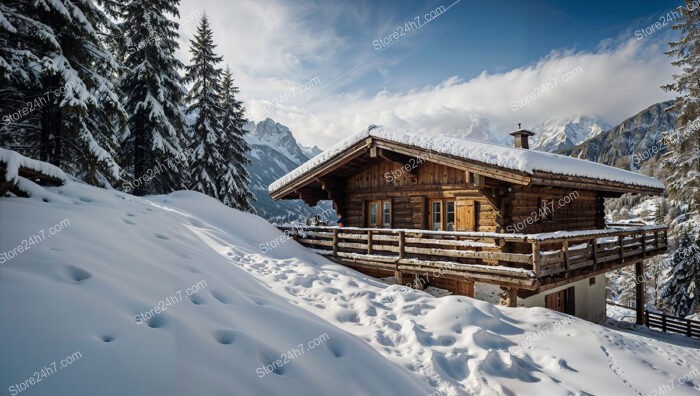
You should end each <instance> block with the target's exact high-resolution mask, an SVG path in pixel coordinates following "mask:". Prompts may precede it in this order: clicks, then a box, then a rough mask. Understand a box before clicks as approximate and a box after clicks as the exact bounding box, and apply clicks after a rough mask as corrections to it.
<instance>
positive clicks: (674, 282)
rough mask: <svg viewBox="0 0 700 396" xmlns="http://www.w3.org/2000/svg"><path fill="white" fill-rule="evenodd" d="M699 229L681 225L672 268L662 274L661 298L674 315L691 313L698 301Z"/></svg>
mask: <svg viewBox="0 0 700 396" xmlns="http://www.w3.org/2000/svg"><path fill="white" fill-rule="evenodd" d="M699 231H700V230H697V229H693V228H692V227H691V226H684V227H683V228H682V229H681V231H680V237H679V245H678V249H676V251H675V252H674V253H673V259H672V260H671V268H669V270H668V271H667V272H666V273H665V274H664V277H665V281H664V282H663V283H662V284H661V299H662V301H663V302H664V305H665V306H666V307H668V308H669V309H670V310H672V311H673V312H674V314H676V315H677V316H686V315H690V314H692V313H693V312H694V311H695V310H696V309H697V308H698V303H699V302H700V296H699V295H698V293H700V232H699Z"/></svg>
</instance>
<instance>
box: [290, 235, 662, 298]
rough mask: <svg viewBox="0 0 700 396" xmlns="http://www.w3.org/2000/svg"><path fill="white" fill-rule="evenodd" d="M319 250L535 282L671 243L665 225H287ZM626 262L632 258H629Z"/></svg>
mask: <svg viewBox="0 0 700 396" xmlns="http://www.w3.org/2000/svg"><path fill="white" fill-rule="evenodd" d="M278 228H279V229H280V230H282V231H284V232H286V233H288V234H290V235H291V236H292V237H294V239H296V240H297V241H298V242H300V243H301V244H303V245H305V246H307V247H309V248H312V249H313V250H315V251H316V252H318V253H320V254H323V255H328V256H335V257H337V258H339V259H342V260H343V261H351V262H354V263H357V264H358V265H364V266H370V267H374V268H378V269H383V270H390V271H405V272H409V273H411V272H413V273H417V272H420V271H424V270H426V269H429V268H433V269H434V268H440V269H441V273H444V274H447V275H452V276H453V277H457V278H459V277H462V278H469V279H473V280H482V281H487V282H488V281H493V282H494V283H506V284H509V285H515V286H518V287H521V288H526V289H535V288H537V286H538V283H539V280H540V279H542V278H545V277H554V276H568V275H569V274H570V273H571V272H573V271H578V272H581V271H588V272H593V271H597V270H603V269H608V268H610V267H611V266H620V265H622V264H624V263H629V264H631V263H633V262H637V261H639V260H640V259H644V258H646V257H649V256H653V255H656V254H659V253H661V252H663V251H665V249H666V243H667V235H666V228H665V227H664V226H637V225H635V226H631V227H629V226H626V225H625V226H622V225H616V226H615V227H614V228H609V229H603V230H583V231H561V232H554V233H542V234H501V233H484V232H447V231H426V230H415V229H385V228H357V227H346V228H338V227H322V226H311V227H307V226H293V225H281V226H278ZM625 265H626V264H625Z"/></svg>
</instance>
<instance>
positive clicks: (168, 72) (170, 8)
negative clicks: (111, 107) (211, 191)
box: [112, 0, 189, 195]
mask: <svg viewBox="0 0 700 396" xmlns="http://www.w3.org/2000/svg"><path fill="white" fill-rule="evenodd" d="M178 4H179V0H127V1H126V2H125V4H123V5H116V6H114V7H113V8H112V10H113V12H114V13H115V14H116V16H118V17H119V18H120V19H121V20H122V21H123V22H122V23H121V24H120V25H119V28H120V30H121V31H122V32H123V36H122V37H123V39H122V40H121V41H120V42H119V45H118V51H117V52H118V53H119V56H120V59H122V61H123V62H124V65H125V71H124V73H123V75H122V76H121V79H120V84H119V86H120V88H121V90H122V92H123V93H124V100H123V101H124V107H125V108H126V111H127V112H128V115H129V116H128V117H129V118H128V124H127V125H128V128H127V129H125V131H124V133H123V134H122V136H121V142H122V147H123V150H124V151H123V154H122V157H121V160H122V164H123V165H124V167H125V169H126V170H127V171H128V172H130V173H131V176H132V178H133V180H131V181H129V182H128V183H125V184H124V185H123V187H124V189H125V190H126V191H132V190H133V192H134V194H136V195H144V194H158V193H169V192H171V191H174V190H178V189H183V188H187V186H188V177H189V171H188V169H187V166H186V165H187V162H186V161H187V155H186V151H185V150H186V148H187V145H188V142H187V136H186V131H185V124H186V123H185V117H184V114H183V105H184V95H185V88H184V86H183V84H182V77H181V76H180V74H179V72H178V70H179V69H180V68H182V66H183V65H182V63H181V62H180V61H179V60H177V58H175V52H176V51H177V49H178V47H179V45H178V43H177V39H178V32H177V30H178V24H177V22H175V21H172V20H170V19H168V15H169V16H172V17H177V16H179V12H178V9H177V6H178Z"/></svg>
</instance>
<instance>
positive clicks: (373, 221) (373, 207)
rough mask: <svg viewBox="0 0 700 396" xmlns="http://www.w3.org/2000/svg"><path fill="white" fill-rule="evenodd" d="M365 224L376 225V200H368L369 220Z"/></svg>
mask: <svg viewBox="0 0 700 396" xmlns="http://www.w3.org/2000/svg"><path fill="white" fill-rule="evenodd" d="M367 226H368V227H375V226H377V202H370V203H369V221H368V224H367Z"/></svg>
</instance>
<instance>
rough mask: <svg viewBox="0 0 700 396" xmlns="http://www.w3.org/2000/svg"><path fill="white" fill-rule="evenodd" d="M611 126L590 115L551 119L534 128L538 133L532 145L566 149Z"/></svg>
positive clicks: (540, 148)
mask: <svg viewBox="0 0 700 396" xmlns="http://www.w3.org/2000/svg"><path fill="white" fill-rule="evenodd" d="M610 128H611V126H610V125H608V124H607V123H606V122H605V121H603V120H599V119H596V118H593V117H588V116H581V115H578V116H574V117H570V118H568V119H564V120H560V119H550V120H547V121H545V122H543V123H542V124H541V125H538V126H537V127H535V128H534V129H533V131H534V132H536V135H535V136H534V138H533V142H532V144H531V146H532V148H533V149H536V150H541V151H557V150H565V149H568V148H571V147H574V146H575V145H577V144H579V143H581V142H583V141H585V140H587V139H591V138H593V137H596V136H598V135H599V134H601V133H602V132H603V131H607V130H608V129H610Z"/></svg>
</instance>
